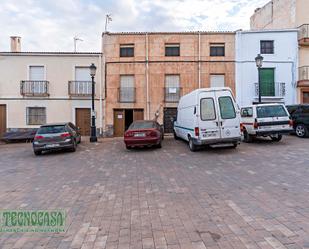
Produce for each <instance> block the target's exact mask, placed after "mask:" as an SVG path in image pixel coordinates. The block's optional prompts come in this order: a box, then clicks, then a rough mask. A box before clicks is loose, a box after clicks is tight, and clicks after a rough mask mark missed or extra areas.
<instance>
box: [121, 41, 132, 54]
mask: <svg viewBox="0 0 309 249" xmlns="http://www.w3.org/2000/svg"><path fill="white" fill-rule="evenodd" d="M120 57H134V44H123V45H120Z"/></svg>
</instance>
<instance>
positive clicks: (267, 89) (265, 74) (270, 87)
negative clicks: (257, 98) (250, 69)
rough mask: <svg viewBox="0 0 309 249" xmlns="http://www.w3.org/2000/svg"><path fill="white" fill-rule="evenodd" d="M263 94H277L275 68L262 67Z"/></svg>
mask: <svg viewBox="0 0 309 249" xmlns="http://www.w3.org/2000/svg"><path fill="white" fill-rule="evenodd" d="M260 81H261V96H275V70H274V69H273V68H261V69H260Z"/></svg>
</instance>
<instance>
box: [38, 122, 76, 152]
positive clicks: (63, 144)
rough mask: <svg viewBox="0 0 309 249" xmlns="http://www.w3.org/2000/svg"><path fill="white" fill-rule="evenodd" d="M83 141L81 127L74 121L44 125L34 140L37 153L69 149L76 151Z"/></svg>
mask: <svg viewBox="0 0 309 249" xmlns="http://www.w3.org/2000/svg"><path fill="white" fill-rule="evenodd" d="M80 142H81V135H80V132H79V129H78V128H77V127H76V126H75V125H74V124H72V123H57V124H46V125H42V126H41V127H40V128H39V129H38V131H37V133H36V134H35V137H34V140H33V143H32V144H33V151H34V154H35V155H41V153H42V152H43V151H51V150H61V149H69V150H71V151H73V152H74V151H75V150H76V147H77V144H78V143H80Z"/></svg>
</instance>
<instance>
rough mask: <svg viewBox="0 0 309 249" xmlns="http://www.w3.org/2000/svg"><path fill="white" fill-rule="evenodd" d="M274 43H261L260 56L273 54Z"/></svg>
mask: <svg viewBox="0 0 309 249" xmlns="http://www.w3.org/2000/svg"><path fill="white" fill-rule="evenodd" d="M273 53H274V41H261V54H273Z"/></svg>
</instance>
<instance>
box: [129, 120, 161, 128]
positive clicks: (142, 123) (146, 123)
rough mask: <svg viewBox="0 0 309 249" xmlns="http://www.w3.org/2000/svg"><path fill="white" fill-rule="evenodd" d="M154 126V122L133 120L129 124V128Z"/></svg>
mask: <svg viewBox="0 0 309 249" xmlns="http://www.w3.org/2000/svg"><path fill="white" fill-rule="evenodd" d="M152 128H155V124H154V122H134V123H132V124H131V125H130V127H129V130H138V129H152Z"/></svg>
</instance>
